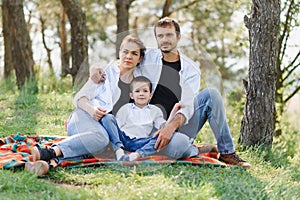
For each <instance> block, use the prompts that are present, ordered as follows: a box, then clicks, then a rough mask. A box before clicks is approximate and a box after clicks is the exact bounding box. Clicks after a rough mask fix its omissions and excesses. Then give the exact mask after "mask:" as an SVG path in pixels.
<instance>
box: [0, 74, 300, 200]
mask: <svg viewBox="0 0 300 200" xmlns="http://www.w3.org/2000/svg"><path fill="white" fill-rule="evenodd" d="M43 81H44V85H50V84H49V83H48V84H47V81H46V79H45V80H43ZM48 81H50V79H48ZM43 87H44V86H42V85H39V93H36V94H30V93H29V94H26V93H24V94H21V92H20V91H18V90H17V89H16V88H15V89H14V90H11V89H10V87H6V86H5V83H4V82H2V83H0V89H1V91H3V92H2V93H1V94H0V107H1V110H2V112H0V136H1V137H4V136H7V135H10V134H12V133H17V132H22V133H26V134H43V135H66V132H65V128H64V125H63V124H64V121H65V120H66V119H67V118H68V115H69V114H70V112H71V111H72V109H73V106H72V105H71V101H72V94H71V92H72V91H71V89H70V87H65V89H63V88H61V89H59V87H58V88H57V89H53V90H51V91H50V90H48V89H46V88H44V89H43ZM229 100H230V101H228V105H227V117H228V120H229V123H230V127H231V130H232V135H233V138H236V137H237V136H238V135H239V129H240V124H239V123H240V118H241V117H242V110H241V109H240V104H239V103H236V104H235V103H233V102H234V101H237V100H241V101H242V98H241V96H240V95H239V94H232V95H230V99H229ZM229 102H230V103H229ZM209 131H210V130H209V128H208V127H205V128H204V129H203V130H201V135H200V136H199V137H198V138H197V141H202V142H211V143H214V140H213V137H212V133H210V132H209ZM209 135H210V136H209ZM207 138H208V139H207ZM209 140H211V141H209ZM299 141H300V135H299V130H293V129H292V128H291V127H290V126H289V124H288V123H286V124H285V126H284V128H283V131H282V135H281V136H280V137H276V138H275V139H274V143H273V147H272V148H271V149H262V148H261V147H253V148H250V149H245V150H243V151H241V148H239V146H238V144H236V145H237V151H238V152H239V155H241V157H242V158H244V159H246V160H247V161H249V162H250V163H251V164H252V166H253V167H252V168H251V169H250V170H247V171H246V170H241V169H240V168H236V167H235V168H217V167H208V166H206V167H199V166H189V165H161V166H160V165H157V166H153V165H150V166H147V165H145V166H144V165H143V166H137V167H124V166H113V165H110V166H101V167H88V168H74V169H65V168H56V169H52V170H51V171H50V173H49V174H47V175H45V176H44V177H41V178H37V177H35V176H34V175H31V174H29V173H28V172H26V171H23V170H21V169H16V170H14V171H13V170H0V192H1V193H2V194H5V195H2V196H1V199H20V198H22V199H297V198H298V197H299V195H300V176H299V174H300V171H299V165H300V153H299V152H300V147H299V146H300V145H299ZM234 142H235V143H237V141H236V140H234ZM8 180H9V181H8Z"/></svg>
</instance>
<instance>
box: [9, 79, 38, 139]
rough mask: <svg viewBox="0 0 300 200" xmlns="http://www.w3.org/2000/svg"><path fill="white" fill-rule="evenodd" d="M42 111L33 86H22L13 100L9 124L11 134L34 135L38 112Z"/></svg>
mask: <svg viewBox="0 0 300 200" xmlns="http://www.w3.org/2000/svg"><path fill="white" fill-rule="evenodd" d="M40 110H42V108H41V107H40V104H39V100H38V97H37V89H36V87H35V86H31V85H30V86H24V87H23V88H22V89H21V90H20V91H19V96H18V97H17V98H16V100H15V105H14V113H13V117H12V120H11V122H10V123H9V124H10V125H11V127H12V128H13V133H17V132H20V133H24V134H36V133H35V130H36V125H37V121H38V112H39V111H40Z"/></svg>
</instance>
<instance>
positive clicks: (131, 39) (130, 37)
mask: <svg viewBox="0 0 300 200" xmlns="http://www.w3.org/2000/svg"><path fill="white" fill-rule="evenodd" d="M125 42H132V43H135V44H136V45H138V46H139V48H140V57H144V56H145V51H146V47H145V45H144V43H143V42H142V40H141V39H140V38H139V37H138V36H135V35H127V36H126V37H124V38H123V40H122V43H121V45H120V49H121V48H122V46H123V44H124V43H125Z"/></svg>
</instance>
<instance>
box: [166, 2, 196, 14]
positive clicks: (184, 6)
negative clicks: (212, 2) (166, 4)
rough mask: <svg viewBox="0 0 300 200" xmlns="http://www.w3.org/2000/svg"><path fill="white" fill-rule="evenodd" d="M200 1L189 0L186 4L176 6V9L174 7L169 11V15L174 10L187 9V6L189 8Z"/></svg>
mask: <svg viewBox="0 0 300 200" xmlns="http://www.w3.org/2000/svg"><path fill="white" fill-rule="evenodd" d="M199 1H200V0H194V1H191V2H188V3H186V4H184V5H182V6H179V7H178V8H176V9H174V10H172V11H169V15H168V16H170V15H171V14H172V13H174V12H178V11H179V10H182V9H186V8H188V7H190V6H192V5H194V4H196V3H198V2H199Z"/></svg>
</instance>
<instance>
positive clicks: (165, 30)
mask: <svg viewBox="0 0 300 200" xmlns="http://www.w3.org/2000/svg"><path fill="white" fill-rule="evenodd" d="M155 31H156V41H157V45H158V48H159V49H160V50H161V51H162V52H164V53H170V52H172V51H173V50H175V49H176V47H177V43H178V41H179V40H180V35H178V37H177V35H176V31H175V27H174V26H167V27H156V29H155Z"/></svg>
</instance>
